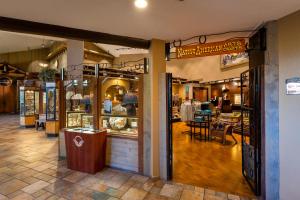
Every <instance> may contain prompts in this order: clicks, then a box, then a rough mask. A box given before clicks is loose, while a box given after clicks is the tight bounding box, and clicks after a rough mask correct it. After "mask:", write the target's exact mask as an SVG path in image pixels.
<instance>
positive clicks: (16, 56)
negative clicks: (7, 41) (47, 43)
mask: <svg viewBox="0 0 300 200" xmlns="http://www.w3.org/2000/svg"><path fill="white" fill-rule="evenodd" d="M48 54H49V48H43V49H32V50H28V51H19V52H11V53H3V54H0V62H6V63H9V64H11V65H13V66H16V67H18V68H20V69H22V70H24V71H31V70H32V67H30V64H31V63H32V62H33V61H45V60H46V59H47V56H48Z"/></svg>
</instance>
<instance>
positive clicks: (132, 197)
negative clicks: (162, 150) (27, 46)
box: [0, 115, 249, 200]
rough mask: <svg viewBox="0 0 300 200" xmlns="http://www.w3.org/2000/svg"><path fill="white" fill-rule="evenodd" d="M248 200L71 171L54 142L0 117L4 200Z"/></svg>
mask: <svg viewBox="0 0 300 200" xmlns="http://www.w3.org/2000/svg"><path fill="white" fill-rule="evenodd" d="M3 199H17V200H27V199H40V200H42V199H50V200H52V199H53V200H54V199H74V200H77V199H78V200H79V199H80V200H85V199H99V200H119V199H122V200H236V199H239V200H246V199H249V198H246V197H240V196H236V195H234V194H226V193H221V192H216V191H213V190H208V189H204V188H201V187H194V186H192V185H185V184H179V183H173V182H165V181H163V180H160V179H157V178H148V177H145V176H141V175H137V174H134V173H130V172H123V171H118V170H114V169H105V170H103V171H102V172H99V173H97V174H95V175H90V174H86V173H81V172H77V171H73V170H70V169H68V168H67V167H66V161H65V160H58V142H57V139H56V138H47V137H46V136H45V134H44V132H43V131H36V130H34V129H24V128H20V127H19V118H18V116H14V115H0V200H3Z"/></svg>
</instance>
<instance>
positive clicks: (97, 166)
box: [65, 128, 106, 174]
mask: <svg viewBox="0 0 300 200" xmlns="http://www.w3.org/2000/svg"><path fill="white" fill-rule="evenodd" d="M65 144H66V153H67V165H68V168H69V169H72V170H76V171H81V172H86V173H91V174H95V173H97V172H99V171H101V170H102V169H103V168H104V167H105V156H106V130H104V129H103V130H93V129H84V128H77V129H76V128H75V129H66V130H65Z"/></svg>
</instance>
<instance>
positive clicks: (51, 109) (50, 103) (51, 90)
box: [46, 83, 59, 120]
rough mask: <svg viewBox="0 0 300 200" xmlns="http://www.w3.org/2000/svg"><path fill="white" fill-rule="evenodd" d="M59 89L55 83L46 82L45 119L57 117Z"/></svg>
mask: <svg viewBox="0 0 300 200" xmlns="http://www.w3.org/2000/svg"><path fill="white" fill-rule="evenodd" d="M58 112H59V89H57V88H56V85H55V83H46V119H47V120H58V118H59V113H58Z"/></svg>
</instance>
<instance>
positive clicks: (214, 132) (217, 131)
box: [210, 113, 240, 144]
mask: <svg viewBox="0 0 300 200" xmlns="http://www.w3.org/2000/svg"><path fill="white" fill-rule="evenodd" d="M239 121H240V115H235V114H224V113H222V114H221V115H220V117H219V118H218V119H215V120H214V121H213V122H212V123H211V126H210V134H211V136H215V137H221V139H222V144H226V135H230V136H231V137H232V138H233V140H234V142H235V144H237V143H238V141H237V140H236V139H235V137H234V136H233V133H232V132H233V127H234V126H236V124H237V123H238V122H239Z"/></svg>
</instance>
